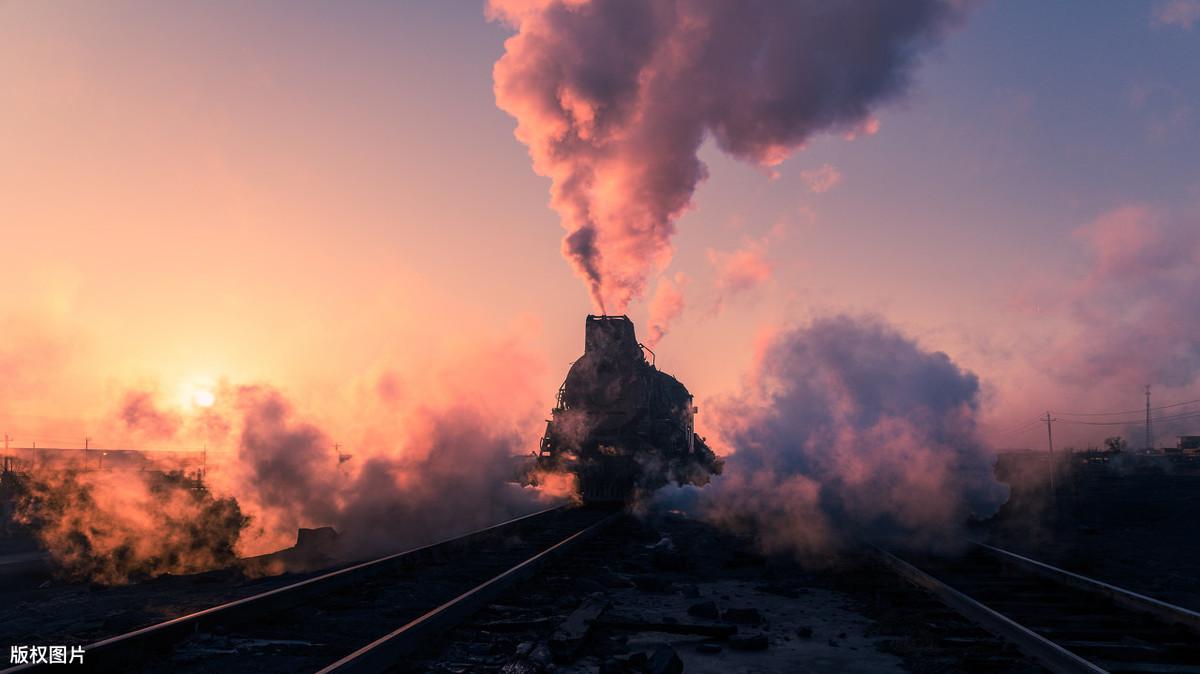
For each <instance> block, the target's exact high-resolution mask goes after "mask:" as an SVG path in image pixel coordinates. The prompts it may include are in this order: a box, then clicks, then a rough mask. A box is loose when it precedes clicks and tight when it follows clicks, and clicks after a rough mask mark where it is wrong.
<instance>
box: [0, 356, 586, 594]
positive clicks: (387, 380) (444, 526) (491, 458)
mask: <svg viewBox="0 0 1200 674" xmlns="http://www.w3.org/2000/svg"><path fill="white" fill-rule="evenodd" d="M540 367H541V363H540V361H539V360H538V359H537V358H535V357H533V356H532V355H530V354H529V353H527V352H526V351H525V350H524V348H522V347H521V346H519V345H518V344H517V343H515V342H513V341H504V342H500V343H493V344H480V345H478V346H476V347H472V348H469V349H457V350H456V351H455V352H454V353H452V354H431V353H426V354H425V358H424V359H423V364H422V366H421V368H427V369H424V370H423V369H421V368H418V367H416V366H412V367H409V368H405V369H402V370H400V369H395V368H384V369H383V374H378V373H375V374H374V375H371V376H367V377H365V378H363V380H361V381H358V382H356V384H355V385H354V386H352V387H351V388H352V389H353V391H351V392H340V394H341V395H344V396H345V397H346V398H348V399H352V400H353V403H352V404H348V406H349V407H351V411H350V412H348V416H347V417H346V418H344V419H342V422H341V425H340V427H339V426H338V424H336V423H331V422H330V420H329V419H328V418H326V419H321V420H318V419H317V418H316V417H313V416H311V412H312V410H305V409H300V408H299V406H298V405H296V404H294V403H293V402H292V401H291V400H289V398H288V396H286V395H285V394H284V393H283V392H282V391H280V390H278V389H275V388H273V387H271V386H268V385H262V384H260V385H241V386H239V385H235V384H232V383H229V382H222V383H221V384H220V385H219V386H218V387H216V388H215V389H214V391H213V404H212V406H211V407H206V408H198V407H195V406H192V407H188V406H186V405H185V406H183V407H176V406H172V405H170V404H165V403H164V402H163V401H162V400H160V399H158V398H157V397H156V395H155V394H154V393H153V392H152V390H143V389H136V390H132V391H130V392H129V393H127V394H126V395H124V396H123V397H122V398H121V404H120V405H118V406H117V409H116V410H115V413H114V414H113V415H112V419H111V420H110V421H108V422H105V423H106V425H109V426H110V427H111V430H112V431H113V432H128V433H130V434H131V435H130V436H129V437H132V438H134V439H141V440H146V441H147V443H146V444H145V445H143V447H145V448H146V449H148V450H151V451H146V452H140V453H130V452H118V453H115V454H114V453H112V452H108V453H105V454H104V456H106V457H107V459H102V458H101V455H100V454H96V452H95V450H93V456H92V457H91V458H90V460H89V461H88V462H87V465H86V466H80V465H72V466H63V465H60V464H61V462H49V461H43V462H41V463H39V464H38V466H37V467H36V468H35V469H34V471H33V472H32V473H31V475H30V480H29V482H30V493H29V494H28V496H27V497H26V498H23V499H22V503H21V505H20V512H21V518H22V519H23V520H24V521H26V522H27V523H29V524H30V525H31V526H32V527H33V530H34V532H35V533H36V535H37V536H38V537H39V540H40V541H41V543H42V545H43V546H44V547H45V548H46V549H47V550H48V551H49V552H50V553H51V554H52V555H53V556H54V558H55V560H56V562H57V564H58V566H59V568H60V569H61V570H62V571H63V572H64V574H65V575H67V576H69V577H72V578H88V579H91V580H94V581H98V582H104V583H121V582H126V581H128V580H130V579H137V578H140V577H145V576H153V575H158V574H162V573H187V572H195V571H201V570H205V569H211V568H216V567H221V566H229V565H231V564H234V563H235V561H236V559H237V558H238V557H247V556H252V555H259V554H263V553H267V552H272V551H275V550H279V549H281V548H285V547H288V546H290V545H292V544H293V543H294V542H295V541H296V536H297V529H298V528H300V527H322V526H332V527H333V528H334V529H336V530H337V532H338V534H339V536H338V548H337V550H335V551H334V553H335V554H341V555H344V556H347V557H360V558H361V557H363V556H367V555H371V554H376V553H383V552H388V551H394V550H397V549H400V548H403V547H406V546H413V545H417V544H422V543H426V542H431V541H432V540H434V539H437V538H441V537H445V536H450V535H454V534H456V533H461V532H465V531H468V530H471V529H475V528H480V527H483V526H487V525H490V524H494V523H496V522H498V521H501V520H503V519H506V518H509V517H512V516H516V515H519V514H523V513H526V512H530V511H532V510H534V509H537V508H539V507H545V506H546V505H548V503H549V502H551V501H552V500H553V499H554V498H566V497H569V496H570V495H571V492H572V491H573V489H574V487H573V485H571V484H567V483H565V482H563V481H561V480H557V481H556V480H555V479H551V478H553V477H555V476H547V480H546V481H545V484H544V485H543V488H542V489H536V490H535V489H530V488H523V487H521V486H519V485H517V484H516V479H517V478H518V477H519V475H518V467H519V465H520V464H519V463H518V462H517V461H516V460H514V458H515V457H517V456H518V455H522V454H524V455H528V454H530V453H531V452H532V450H533V449H534V448H535V447H536V443H537V438H538V436H539V433H540V425H541V424H543V423H544V422H543V421H541V418H542V417H541V412H542V411H543V409H542V408H543V407H544V404H545V401H544V400H543V398H542V396H541V392H540V391H536V390H535V389H534V383H533V382H535V381H537V378H536V373H537V372H538V371H539V368H540ZM410 391H411V392H412V394H411V395H410V394H409V393H408V392H410ZM335 404H338V403H337V401H333V402H331V403H330V404H329V405H328V406H327V407H333V406H334V405H335ZM322 411H327V410H322ZM338 416H340V415H337V414H335V415H334V417H338ZM335 429H336V430H335ZM335 433H336V434H337V435H340V437H341V438H343V440H342V442H338V441H335V439H334V438H335V437H337V435H335ZM202 443H207V448H208V449H207V452H206V458H205V460H204V463H202V462H201V458H200V456H199V451H198V450H197V451H196V452H194V453H191V454H189V453H188V452H184V451H179V452H166V451H153V450H155V449H156V445H158V446H177V447H196V448H199V447H200V445H201V444H202ZM339 445H340V446H339ZM110 454H111V455H110ZM193 454H194V455H193ZM180 457H182V459H181V458H180ZM180 461H182V463H183V466H184V471H183V472H178V473H176V472H171V471H172V469H173V468H178V467H179V465H180ZM201 471H203V483H202V482H201V481H200V475H201ZM202 484H203V486H202ZM204 487H206V488H204ZM248 568H249V570H251V571H254V572H257V571H258V570H260V569H259V566H258V565H252V566H251V567H248Z"/></svg>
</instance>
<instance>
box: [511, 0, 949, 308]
mask: <svg viewBox="0 0 1200 674" xmlns="http://www.w3.org/2000/svg"><path fill="white" fill-rule="evenodd" d="M962 5H964V3H963V2H962V1H961V0H789V1H780V0H742V1H738V2H732V1H723V0H490V2H489V4H488V9H487V11H488V16H489V17H490V18H492V19H496V20H502V21H504V22H506V23H508V24H509V25H511V26H512V27H514V28H515V29H516V31H517V32H516V35H514V36H513V37H511V38H509V39H508V40H507V41H506V43H505V53H504V55H503V56H502V57H501V58H500V60H499V61H497V63H496V65H495V69H494V73H493V75H494V82H495V95H496V103H497V105H498V106H499V107H500V108H501V109H503V110H504V111H506V112H508V113H509V114H511V115H512V116H513V117H515V118H516V120H517V129H516V136H517V138H518V139H519V140H520V141H521V142H522V143H524V144H525V145H527V146H528V147H529V152H530V155H531V157H532V159H533V167H534V170H535V171H537V172H538V173H539V174H541V175H546V176H549V177H550V178H551V180H552V187H551V204H552V206H553V207H554V208H555V210H557V211H558V212H559V214H560V215H561V217H562V224H563V227H564V228H565V229H566V230H567V233H566V236H565V238H564V239H563V254H564V256H565V257H566V258H567V259H568V260H569V261H570V263H571V264H572V265H573V266H574V268H575V270H576V273H578V275H579V276H580V277H582V278H583V279H584V281H585V282H586V284H587V286H588V290H589V292H590V293H591V297H592V301H593V303H594V304H595V305H596V307H597V308H598V309H600V310H601V311H605V310H607V311H611V312H621V311H624V310H625V307H626V305H627V304H628V303H629V302H630V301H631V300H633V299H637V298H639V297H641V296H642V295H643V294H644V291H645V286H646V283H647V279H648V278H649V276H650V275H652V274H653V273H655V272H657V271H659V270H661V269H662V268H663V267H665V265H666V263H667V262H668V261H669V260H670V258H671V255H672V250H671V237H672V235H673V234H674V232H675V221H676V219H677V218H678V217H679V216H680V214H682V213H683V212H684V211H685V210H686V209H687V208H688V206H689V204H690V203H691V199H692V193H693V191H694V190H695V188H696V185H697V184H698V183H699V182H700V181H701V180H702V179H703V178H704V177H705V175H706V168H705V166H704V163H703V162H701V161H700V159H699V157H698V156H697V151H698V150H699V148H700V145H701V143H702V142H703V141H704V140H705V138H706V137H710V138H712V139H713V140H714V141H715V142H716V144H717V146H718V147H719V148H720V149H721V150H723V151H725V152H726V153H728V154H730V155H732V156H734V157H736V158H738V159H741V160H743V161H747V162H750V163H752V164H756V165H759V166H764V167H767V166H774V165H777V164H779V163H780V162H782V161H783V160H784V159H786V158H787V157H788V156H789V155H791V154H792V153H793V152H795V151H797V150H798V149H800V148H801V147H802V146H803V144H804V142H805V140H806V139H808V138H809V137H810V136H812V135H813V134H815V133H819V132H822V131H841V132H846V133H853V132H854V131H855V130H858V129H863V130H869V129H873V128H875V124H874V121H873V120H872V119H871V117H870V112H871V109H872V108H873V107H874V106H876V105H878V104H880V103H882V102H885V101H887V100H888V99H891V98H894V97H896V96H898V95H900V94H902V93H903V92H904V91H905V89H906V88H907V86H908V83H909V80H910V78H911V73H912V71H913V69H914V67H915V65H916V63H917V61H918V59H919V56H920V55H921V54H922V53H923V52H924V51H925V50H926V49H928V48H929V47H930V46H931V45H933V44H935V43H936V42H937V40H938V38H939V37H940V36H941V35H942V34H943V33H944V31H945V29H946V28H947V27H948V26H949V25H950V24H952V23H953V22H954V21H955V19H956V18H957V17H958V16H959V15H960V14H961V7H962Z"/></svg>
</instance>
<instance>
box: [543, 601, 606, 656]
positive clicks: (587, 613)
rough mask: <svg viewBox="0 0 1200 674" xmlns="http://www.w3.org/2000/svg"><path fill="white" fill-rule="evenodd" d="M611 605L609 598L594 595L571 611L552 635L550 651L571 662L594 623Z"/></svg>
mask: <svg viewBox="0 0 1200 674" xmlns="http://www.w3.org/2000/svg"><path fill="white" fill-rule="evenodd" d="M608 607H609V601H608V599H606V598H604V597H603V596H592V597H589V598H588V599H587V600H586V601H584V602H583V604H581V605H580V606H579V608H577V609H575V610H574V611H572V612H571V614H570V615H569V616H567V619H566V620H564V621H563V622H562V624H561V625H559V626H558V629H556V630H554V635H553V636H551V637H550V652H551V653H552V654H553V655H554V659H555V660H558V661H560V662H570V661H571V660H572V659H574V658H575V655H576V654H578V653H579V649H580V648H582V647H583V643H584V642H585V641H586V640H587V637H588V632H589V631H591V629H592V624H593V623H594V622H595V621H596V619H597V618H599V617H600V615H601V614H602V613H604V611H605V610H606V609H608Z"/></svg>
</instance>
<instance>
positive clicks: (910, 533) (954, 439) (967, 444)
mask: <svg viewBox="0 0 1200 674" xmlns="http://www.w3.org/2000/svg"><path fill="white" fill-rule="evenodd" d="M978 398H979V380H978V379H977V378H976V376H975V375H974V374H971V373H970V372H966V371H964V370H962V369H960V368H959V367H958V366H957V365H955V364H954V363H953V362H952V361H951V360H950V359H949V358H948V357H947V356H946V354H944V353H931V352H928V351H924V350H922V349H921V348H920V347H919V346H918V345H917V344H916V343H914V342H913V341H912V340H910V339H908V338H907V337H905V336H904V335H902V334H900V333H899V332H897V331H896V330H895V329H893V328H891V327H889V326H888V325H885V324H884V323H882V322H881V321H879V320H877V319H869V318H865V319H859V318H851V317H847V316H836V317H831V318H823V319H819V320H816V321H814V322H813V323H812V324H811V325H809V326H807V327H803V328H800V329H796V330H792V331H790V332H786V333H782V334H779V335H776V336H774V337H773V338H771V339H770V340H768V341H767V342H766V343H765V346H764V348H762V349H761V351H760V352H759V353H758V354H757V359H756V365H755V369H754V371H753V373H752V375H751V377H750V378H749V379H748V381H747V383H746V386H745V388H744V389H743V390H742V391H741V393H739V394H738V395H734V396H730V397H726V398H723V399H720V400H718V401H717V403H716V405H715V413H716V417H717V424H718V427H719V429H720V433H721V436H722V438H723V440H724V441H725V442H726V443H728V445H729V446H730V448H731V449H732V450H733V452H734V453H733V454H732V455H731V456H729V457H728V459H727V462H726V470H725V475H724V476H723V477H722V478H721V479H720V480H717V481H716V482H714V484H713V486H712V490H711V493H709V494H705V496H704V499H703V502H704V503H705V504H706V505H705V508H706V511H707V514H708V516H709V517H711V518H712V519H714V520H715V521H717V522H719V523H721V524H724V525H726V526H729V527H731V528H733V529H736V530H739V531H743V532H748V533H751V534H753V535H754V536H755V537H756V538H757V540H758V541H759V543H760V544H761V545H762V546H763V548H765V549H766V550H768V551H774V552H777V551H789V552H793V553H795V554H797V555H799V556H801V557H816V556H820V555H824V554H826V553H829V552H831V551H835V550H836V549H837V548H838V547H839V546H840V545H842V544H844V543H845V542H846V541H847V540H848V539H852V538H857V537H865V538H868V539H872V540H875V541H879V542H904V543H908V544H914V545H936V544H938V543H940V542H942V541H944V540H946V539H947V537H948V536H950V535H951V534H953V533H955V532H956V531H957V530H958V528H959V527H960V526H961V524H962V523H963V522H964V521H965V520H966V518H967V517H968V515H970V514H972V513H974V514H977V515H990V514H991V513H992V512H994V511H995V509H996V508H997V507H998V506H999V505H1000V504H1001V503H1002V502H1003V501H1004V499H1005V489H1004V487H1003V486H1001V485H1000V484H998V483H997V482H995V480H994V479H993V477H992V474H991V473H992V464H993V456H992V455H991V453H990V452H989V451H988V450H987V449H985V448H984V447H983V446H982V445H981V444H980V442H979V441H978V439H977V437H976V431H975V415H976V412H977V408H978ZM711 407H714V406H712V405H710V408H711Z"/></svg>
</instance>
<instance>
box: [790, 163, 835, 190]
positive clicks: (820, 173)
mask: <svg viewBox="0 0 1200 674" xmlns="http://www.w3.org/2000/svg"><path fill="white" fill-rule="evenodd" d="M800 180H801V181H802V182H803V183H804V186H805V187H807V188H808V189H809V191H810V192H813V193H815V194H824V193H826V192H828V191H829V190H831V189H833V188H835V187H837V186H838V184H840V183H841V182H842V172H841V171H839V170H837V167H835V166H834V165H832V164H822V165H821V166H820V167H818V168H815V169H809V170H807V171H801V172H800Z"/></svg>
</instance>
